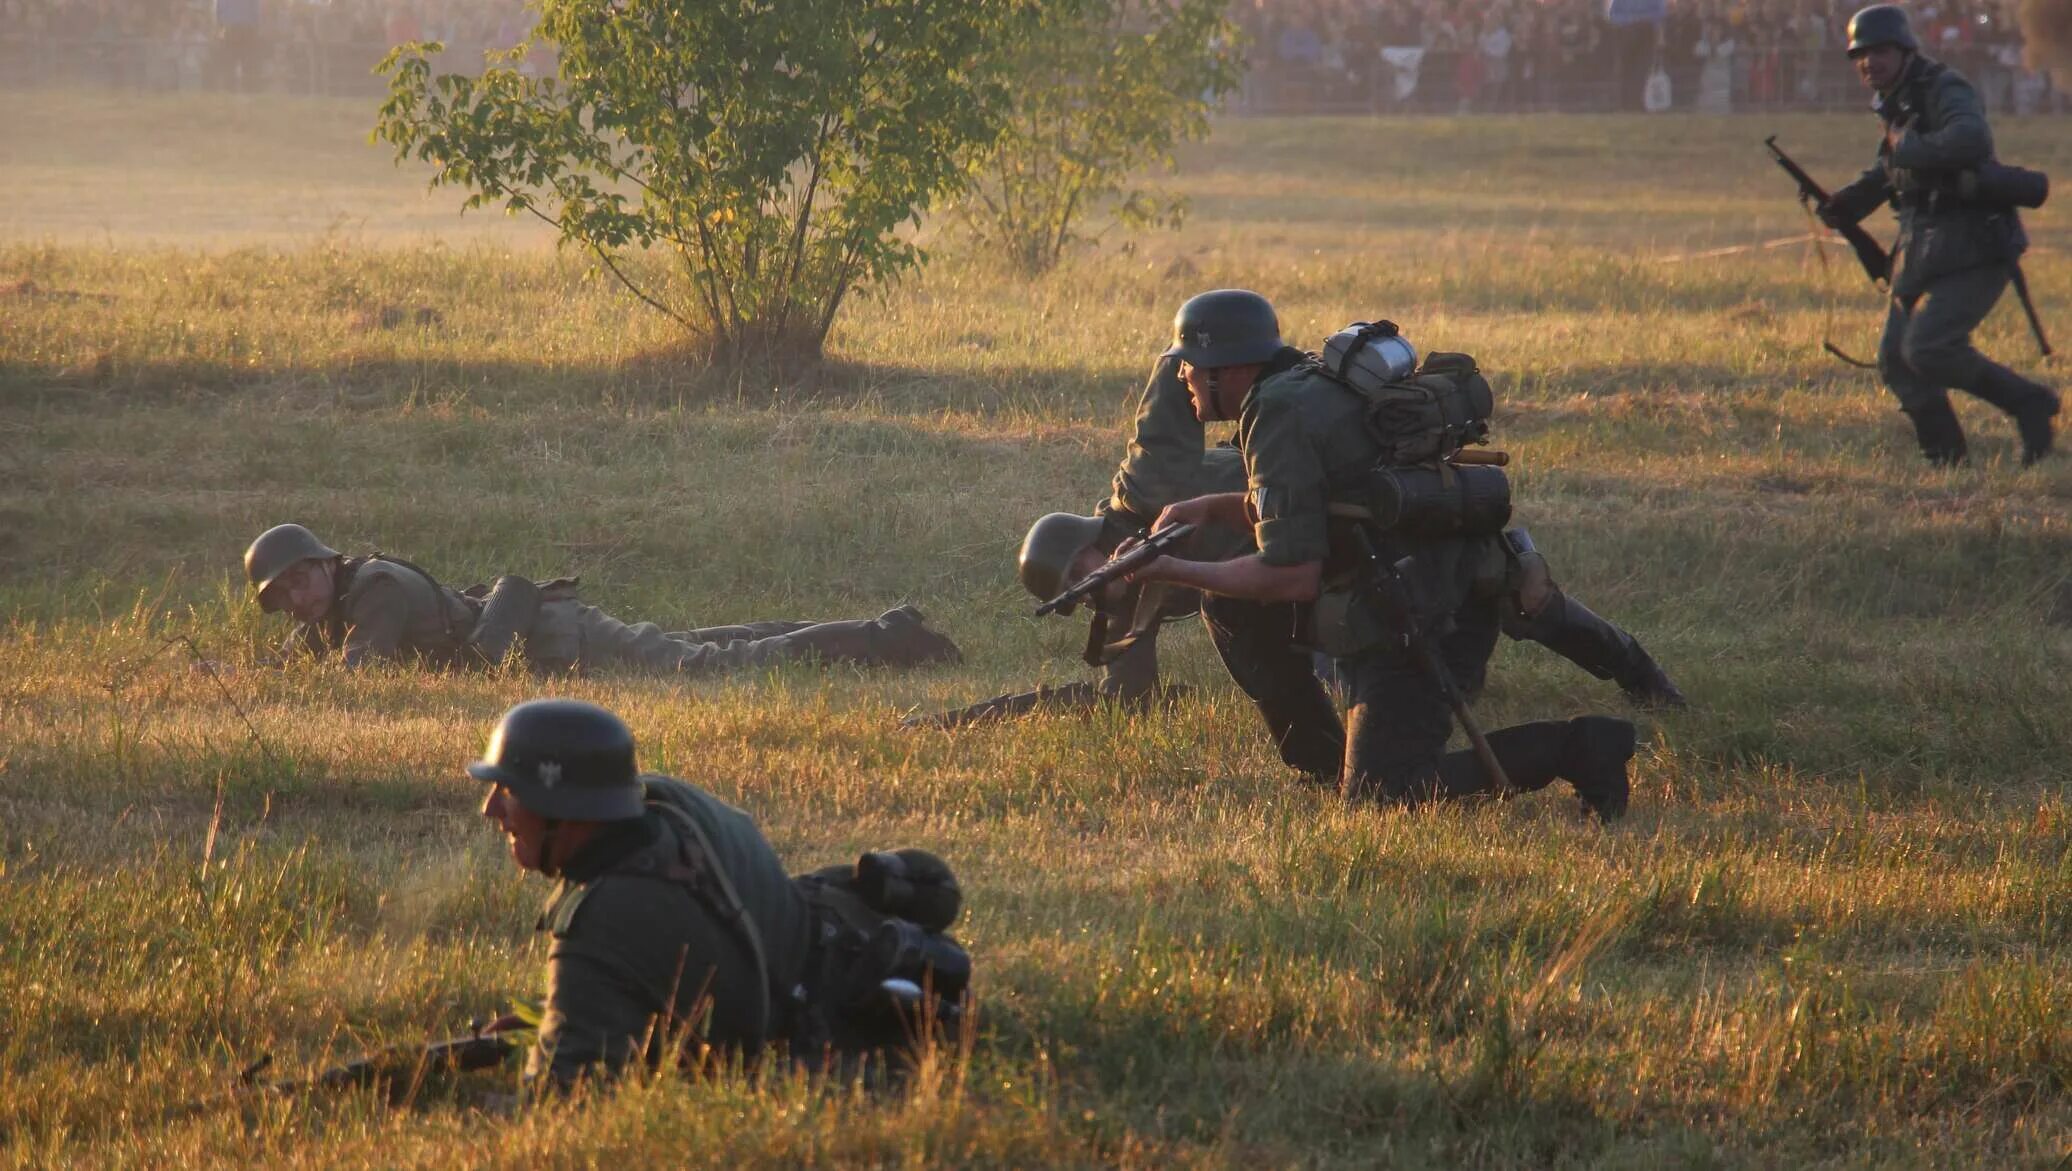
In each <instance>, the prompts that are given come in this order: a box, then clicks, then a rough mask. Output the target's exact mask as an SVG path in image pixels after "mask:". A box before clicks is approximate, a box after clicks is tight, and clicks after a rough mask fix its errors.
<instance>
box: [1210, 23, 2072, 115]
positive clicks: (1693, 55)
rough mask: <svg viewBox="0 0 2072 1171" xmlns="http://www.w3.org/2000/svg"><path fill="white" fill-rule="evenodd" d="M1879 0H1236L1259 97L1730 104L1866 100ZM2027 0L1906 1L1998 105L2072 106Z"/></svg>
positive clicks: (1925, 29) (1251, 96)
mask: <svg viewBox="0 0 2072 1171" xmlns="http://www.w3.org/2000/svg"><path fill="white" fill-rule="evenodd" d="M1868 2H1869V0H1667V2H1666V3H1663V2H1662V0H1630V2H1629V0H1611V2H1608V0H1236V3H1235V4H1234V5H1233V7H1232V10H1231V14H1232V16H1233V17H1234V18H1235V19H1236V20H1237V22H1238V24H1239V25H1240V26H1241V27H1243V28H1244V29H1245V31H1246V33H1247V34H1248V37H1249V39H1250V41H1251V44H1252V51H1251V68H1250V71H1249V75H1248V80H1247V85H1246V89H1245V91H1244V94H1243V97H1242V99H1241V104H1242V105H1243V106H1245V107H1247V108H1249V109H1253V110H1258V111H1280V110H1300V109H1308V110H1349V111H1350V110H1377V111H1378V110H1398V109H1410V110H1432V111H1456V110H1459V111H1466V110H1499V111H1503V110H1556V109H1571V110H1593V109H1596V110H1604V109H1621V108H1632V109H1643V108H1648V109H1683V110H1701V111H1713V112H1725V111H1728V110H1732V109H1741V108H1761V109H1776V108H1783V107H1800V108H1818V107H1825V106H1861V105H1862V104H1863V103H1864V101H1865V97H1864V95H1863V93H1862V90H1861V88H1860V86H1859V84H1858V82H1857V80H1856V77H1855V74H1854V72H1853V71H1852V70H1851V68H1850V66H1849V63H1848V60H1847V58H1846V57H1845V56H1844V54H1843V51H1842V46H1843V45H1844V44H1845V43H1846V40H1847V38H1846V35H1845V30H1846V29H1847V27H1848V23H1849V17H1850V15H1851V14H1853V13H1854V12H1855V11H1856V10H1857V9H1858V8H1860V7H1861V6H1862V5H1863V4H1864V3H1868ZM2017 4H2018V0H1925V2H1916V3H1912V4H1910V5H1909V8H1910V11H1911V13H1912V16H1913V19H1914V24H1915V31H1916V33H1917V34H1918V35H1919V36H1920V38H1921V42H1922V45H1923V47H1924V48H1925V49H1926V50H1927V52H1929V53H1930V54H1931V55H1933V56H1936V57H1938V58H1941V59H1942V60H1945V61H1947V62H1949V63H1950V64H1952V65H1954V66H1956V67H1957V68H1959V69H1961V70H1963V71H1964V73H1965V74H1966V75H1967V76H1969V77H1970V78H1971V79H1972V80H1973V81H1974V82H1975V83H1977V84H1978V86H1979V88H1980V89H1981V91H1983V93H1984V95H1985V98H1986V101H1987V103H1988V108H1989V109H1994V110H2005V111H2009V112H2014V113H2030V112H2035V111H2039V110H2052V109H2057V110H2063V109H2066V108H2068V103H2067V102H2066V100H2065V96H2064V95H2062V94H2058V93H2055V92H2053V91H2052V89H2051V83H2050V80H2049V78H2048V77H2047V76H2045V75H2043V74H2041V73H2037V72H2033V71H2030V70H2028V69H2025V68H2023V66H2022V52H2021V34H2020V30H2019V29H2018V28H2017V26H2016V22H2015V10H2016V7H2017ZM1650 10H1652V11H1650ZM1636 17H1638V19H1635V18H1636Z"/></svg>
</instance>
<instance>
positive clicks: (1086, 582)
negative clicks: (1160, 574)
mask: <svg viewBox="0 0 2072 1171" xmlns="http://www.w3.org/2000/svg"><path fill="white" fill-rule="evenodd" d="M1193 535H1194V526H1193V525H1170V526H1168V527H1166V528H1162V529H1160V530H1158V531H1157V532H1140V533H1138V534H1137V536H1136V537H1135V538H1134V541H1135V543H1134V544H1131V545H1130V546H1129V547H1128V548H1126V549H1124V550H1123V551H1122V552H1120V553H1117V554H1116V555H1115V556H1113V557H1110V558H1109V559H1108V561H1107V563H1106V564H1104V565H1102V566H1101V567H1100V568H1099V569H1096V570H1094V571H1093V572H1092V573H1089V574H1087V575H1086V576H1085V577H1082V578H1080V579H1079V580H1078V581H1075V582H1073V583H1072V584H1071V585H1068V586H1066V587H1065V589H1064V592H1063V593H1060V594H1059V595H1058V596H1057V597H1055V598H1052V599H1051V600H1050V601H1048V602H1045V603H1043V604H1042V605H1041V606H1038V607H1036V616H1037V617H1038V618H1041V617H1043V616H1045V615H1047V614H1055V613H1057V612H1058V611H1060V610H1063V609H1066V608H1067V607H1070V606H1076V605H1078V604H1079V603H1081V602H1088V601H1095V600H1097V599H1096V597H1095V595H1097V594H1099V593H1100V592H1101V591H1102V590H1103V589H1106V588H1107V587H1108V586H1109V585H1110V584H1111V583H1114V582H1117V581H1121V580H1122V579H1123V578H1126V577H1128V576H1129V575H1130V574H1132V573H1135V572H1136V571H1138V570H1139V569H1142V568H1144V567H1145V566H1147V565H1149V564H1151V563H1152V562H1154V561H1156V560H1158V559H1159V558H1161V557H1163V556H1165V555H1166V554H1167V553H1170V552H1172V550H1173V547H1174V546H1176V545H1178V544H1179V543H1180V542H1182V541H1184V540H1186V539H1187V538H1188V537H1190V536H1193Z"/></svg>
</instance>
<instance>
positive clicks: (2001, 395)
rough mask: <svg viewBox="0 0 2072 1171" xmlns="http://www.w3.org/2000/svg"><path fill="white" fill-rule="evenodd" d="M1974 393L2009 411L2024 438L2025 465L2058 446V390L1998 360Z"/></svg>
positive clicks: (2023, 461) (1991, 365)
mask: <svg viewBox="0 0 2072 1171" xmlns="http://www.w3.org/2000/svg"><path fill="white" fill-rule="evenodd" d="M1971 393H1973V394H1975V395H1977V396H1978V397H1979V398H1982V399H1984V400H1985V401H1987V402H1989V403H1991V404H1993V405H1994V406H1996V407H1999V408H2000V409H2001V410H2003V411H2006V412H2007V414H2008V415H2009V416H2010V417H2012V418H2013V419H2014V428H2015V432H2016V433H2017V434H2019V435H2020V436H2021V439H2022V466H2023V467H2028V466H2029V465H2030V464H2033V463H2035V462H2036V461H2037V460H2040V459H2042V458H2043V457H2044V456H2046V455H2049V454H2050V451H2051V448H2052V447H2053V446H2055V440H2056V438H2057V436H2056V430H2057V427H2056V424H2054V423H2053V422H2052V420H2053V419H2055V418H2057V415H2058V392H2057V391H2054V390H2052V389H2051V388H2050V387H2048V386H2045V385H2043V384H2042V383H2041V382H2032V381H2030V380H2029V379H2027V378H2024V377H2022V376H2021V375H2019V374H2016V373H2015V372H2014V371H2012V370H2009V369H2008V368H2007V367H2005V366H2002V365H1999V364H1998V363H1989V364H1988V365H1987V367H1986V372H1985V376H1984V377H1982V378H1981V379H1980V380H1979V385H1978V387H1977V388H1976V389H1974V390H1973V391H1972V392H1971Z"/></svg>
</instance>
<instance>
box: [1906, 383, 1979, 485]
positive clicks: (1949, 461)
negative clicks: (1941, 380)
mask: <svg viewBox="0 0 2072 1171" xmlns="http://www.w3.org/2000/svg"><path fill="white" fill-rule="evenodd" d="M1906 413H1907V417H1908V418H1910V419H1912V420H1913V421H1914V438H1915V439H1917V440H1919V441H1920V444H1921V454H1922V455H1925V456H1927V457H1928V462H1929V463H1931V464H1934V465H1935V466H1936V467H1939V468H1954V467H1956V466H1957V465H1959V464H1961V463H1963V462H1964V456H1965V449H1964V425H1963V424H1961V423H1959V422H1958V421H1957V412H1956V411H1953V410H1951V409H1950V400H1948V399H1946V398H1945V399H1937V400H1936V401H1934V402H1932V403H1927V404H1925V405H1923V406H1918V407H1908V408H1906Z"/></svg>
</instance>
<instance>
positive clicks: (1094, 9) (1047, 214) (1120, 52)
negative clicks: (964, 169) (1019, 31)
mask: <svg viewBox="0 0 2072 1171" xmlns="http://www.w3.org/2000/svg"><path fill="white" fill-rule="evenodd" d="M1226 4H1227V0H1078V2H1077V3H1070V4H1062V5H1052V6H1050V8H1049V9H1048V11H1047V13H1046V16H1045V18H1044V20H1043V21H1042V22H1041V23H1040V24H1039V25H1038V26H1037V27H1036V28H1035V29H1034V30H1033V31H1032V32H1031V34H1030V42H1029V44H1028V45H1027V46H1026V47H1025V48H1024V50H1023V51H1022V53H1021V54H1020V65H1019V67H1018V68H1017V70H1016V78H1015V103H1014V109H1013V112H1012V114H1011V115H1010V116H1009V118H1008V120H1007V123H1006V125H1005V126H1004V127H1003V128H1002V131H1001V133H1000V136H999V138H998V139H997V140H996V141H995V142H994V144H993V146H992V148H991V149H990V150H989V151H986V152H985V153H984V154H983V155H982V156H980V158H979V160H978V162H977V164H976V166H975V167H974V169H973V183H972V185H971V186H970V188H969V189H968V190H967V191H966V193H965V195H964V196H963V198H962V201H961V202H960V204H959V210H960V211H961V213H962V216H963V219H964V221H965V223H966V225H967V226H968V227H969V229H970V230H971V232H972V234H973V235H974V236H976V237H977V239H978V240H979V241H980V242H981V243H983V244H984V245H986V246H989V247H992V248H996V249H998V250H1000V251H1001V252H1003V253H1004V254H1005V255H1006V256H1007V258H1008V260H1009V261H1010V262H1011V263H1012V264H1013V265H1014V266H1015V267H1016V268H1017V269H1019V270H1020V271H1022V272H1025V273H1030V274H1034V273H1040V272H1044V271H1047V270H1048V269H1050V268H1051V267H1053V266H1054V265H1056V264H1057V262H1058V260H1059V258H1060V257H1062V256H1063V255H1064V252H1065V249H1066V248H1067V247H1069V246H1070V245H1072V244H1073V243H1075V242H1077V241H1079V240H1081V239H1083V238H1084V237H1083V236H1082V235H1081V228H1082V226H1083V225H1084V224H1085V223H1086V221H1087V220H1088V218H1089V217H1091V216H1093V215H1095V214H1098V213H1099V212H1101V211H1103V210H1111V211H1112V212H1113V213H1114V215H1115V216H1116V218H1117V219H1119V220H1121V221H1122V222H1123V223H1126V224H1129V225H1131V226H1144V225H1167V226H1178V224H1179V222H1180V218H1181V216H1182V215H1183V213H1184V212H1185V208H1186V203H1185V200H1184V199H1180V198H1175V199H1168V200H1160V199H1157V198H1154V197H1153V196H1152V195H1151V194H1150V193H1149V192H1147V191H1144V190H1143V189H1141V188H1134V187H1127V186H1126V183H1127V181H1128V179H1129V176H1130V175H1131V174H1132V173H1134V172H1136V171H1138V170H1139V169H1140V168H1142V167H1143V166H1144V165H1145V164H1147V163H1159V164H1162V165H1164V166H1168V167H1170V166H1171V165H1172V149H1173V147H1174V146H1175V145H1177V144H1178V143H1180V142H1181V141H1183V140H1186V139H1193V138H1200V137H1202V136H1203V135H1205V134H1206V133H1207V132H1208V128H1209V114H1210V112H1211V111H1212V110H1213V109H1214V108H1215V106H1216V104H1217V102H1218V101H1220V100H1221V99H1222V97H1223V96H1224V95H1225V94H1227V93H1229V92H1231V91H1232V90H1233V89H1235V88H1236V87H1237V84H1238V81H1239V80H1240V78H1241V77H1242V76H1243V68H1244V65H1243V59H1242V54H1241V53H1240V51H1239V49H1238V42H1237V36H1238V33H1237V28H1236V26H1234V25H1232V24H1231V23H1230V21H1228V20H1226V19H1225V18H1224V15H1223V10H1224V8H1225V6H1226Z"/></svg>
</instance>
